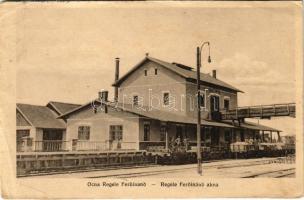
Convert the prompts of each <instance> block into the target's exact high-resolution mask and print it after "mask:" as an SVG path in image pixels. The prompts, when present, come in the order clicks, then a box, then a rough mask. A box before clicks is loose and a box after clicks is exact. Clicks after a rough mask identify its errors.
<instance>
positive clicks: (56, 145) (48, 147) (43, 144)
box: [34, 140, 69, 152]
mask: <svg viewBox="0 0 304 200" xmlns="http://www.w3.org/2000/svg"><path fill="white" fill-rule="evenodd" d="M68 143H69V142H68V141H62V140H42V141H35V142H34V144H35V148H34V150H35V151H43V152H53V151H65V150H67V145H68Z"/></svg>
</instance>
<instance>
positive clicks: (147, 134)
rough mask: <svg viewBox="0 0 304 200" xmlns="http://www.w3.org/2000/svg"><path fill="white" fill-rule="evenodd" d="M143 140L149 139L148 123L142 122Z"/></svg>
mask: <svg viewBox="0 0 304 200" xmlns="http://www.w3.org/2000/svg"><path fill="white" fill-rule="evenodd" d="M144 141H150V124H148V123H147V124H144Z"/></svg>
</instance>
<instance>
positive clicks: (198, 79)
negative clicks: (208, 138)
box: [196, 42, 211, 175]
mask: <svg viewBox="0 0 304 200" xmlns="http://www.w3.org/2000/svg"><path fill="white" fill-rule="evenodd" d="M204 45H208V48H209V51H208V52H209V55H208V62H209V63H211V58H210V43H209V42H204V43H203V44H202V46H201V47H197V48H196V67H197V69H196V74H197V77H196V84H197V127H196V128H197V133H196V139H197V172H198V174H200V175H202V173H203V170H202V152H201V128H204V126H202V127H201V100H202V99H201V83H200V82H201V65H202V60H201V56H202V49H203V47H204ZM205 95H206V94H205ZM206 103H207V102H206V101H205V104H206ZM205 106H206V105H205ZM203 130H204V129H203Z"/></svg>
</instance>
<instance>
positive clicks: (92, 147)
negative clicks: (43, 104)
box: [17, 138, 138, 152]
mask: <svg viewBox="0 0 304 200" xmlns="http://www.w3.org/2000/svg"><path fill="white" fill-rule="evenodd" d="M137 148H138V147H137V143H136V142H128V141H123V142H121V141H90V140H72V141H63V140H42V141H34V142H33V141H32V139H31V138H30V139H28V138H27V139H23V140H18V141H17V152H32V151H39V152H61V151H106V150H119V149H121V150H126V149H127V150H135V149H137Z"/></svg>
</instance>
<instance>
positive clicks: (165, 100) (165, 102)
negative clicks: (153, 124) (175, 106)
mask: <svg viewBox="0 0 304 200" xmlns="http://www.w3.org/2000/svg"><path fill="white" fill-rule="evenodd" d="M163 103H164V105H166V106H167V105H169V92H165V93H164V94H163Z"/></svg>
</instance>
